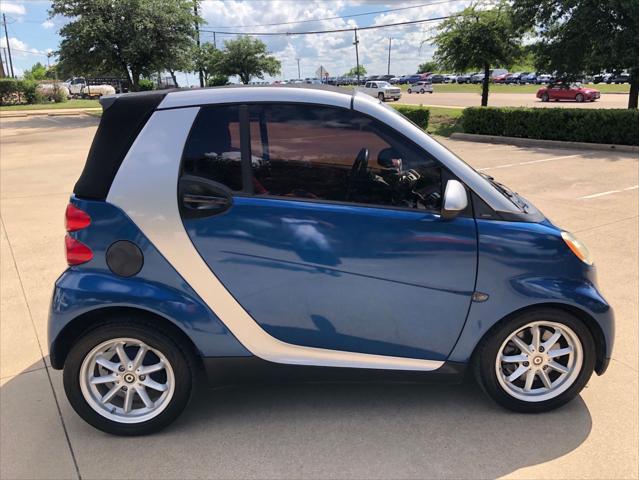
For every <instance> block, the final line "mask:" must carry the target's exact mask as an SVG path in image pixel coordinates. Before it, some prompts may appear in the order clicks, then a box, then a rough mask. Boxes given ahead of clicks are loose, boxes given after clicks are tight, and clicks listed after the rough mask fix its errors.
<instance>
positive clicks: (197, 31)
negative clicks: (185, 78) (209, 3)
mask: <svg viewBox="0 0 639 480" xmlns="http://www.w3.org/2000/svg"><path fill="white" fill-rule="evenodd" d="M198 1H199V0H194V1H193V11H194V12H195V17H196V18H195V42H196V43H197V50H198V54H199V53H200V22H199V20H198V18H197V17H198V16H199V15H198V11H197V4H198ZM198 73H199V74H200V87H203V86H204V72H202V69H201V68H200V69H199V70H198Z"/></svg>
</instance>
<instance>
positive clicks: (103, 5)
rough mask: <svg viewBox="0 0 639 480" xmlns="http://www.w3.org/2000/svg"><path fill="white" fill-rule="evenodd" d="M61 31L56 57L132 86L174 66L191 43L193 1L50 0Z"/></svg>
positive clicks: (196, 19) (70, 67) (67, 64)
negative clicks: (61, 22) (114, 74)
mask: <svg viewBox="0 0 639 480" xmlns="http://www.w3.org/2000/svg"><path fill="white" fill-rule="evenodd" d="M49 14H50V16H52V17H53V16H55V15H63V16H65V17H68V19H69V22H68V23H67V24H65V25H64V27H62V29H61V30H60V36H61V37H62V41H61V42H60V51H59V57H60V61H61V62H63V64H64V65H65V69H68V70H71V71H73V72H75V73H76V74H78V73H80V74H88V73H100V72H113V71H116V72H118V73H119V75H122V76H124V77H126V79H127V80H128V82H129V84H130V85H131V89H132V90H138V89H139V81H140V78H141V77H142V76H148V75H150V74H151V73H154V72H158V71H162V70H165V69H167V68H171V67H173V66H174V65H179V64H180V62H181V61H182V59H183V58H184V55H185V52H186V51H189V50H190V49H191V48H192V46H193V45H194V43H195V42H194V35H195V24H196V23H198V22H201V21H202V20H201V19H200V18H199V17H198V16H196V15H195V13H194V12H193V1H192V0H118V1H116V2H114V1H112V0H53V3H52V5H51V9H50V11H49Z"/></svg>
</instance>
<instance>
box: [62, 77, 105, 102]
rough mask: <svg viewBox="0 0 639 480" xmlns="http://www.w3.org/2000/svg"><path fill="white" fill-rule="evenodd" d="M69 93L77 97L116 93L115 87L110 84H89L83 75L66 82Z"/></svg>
mask: <svg viewBox="0 0 639 480" xmlns="http://www.w3.org/2000/svg"><path fill="white" fill-rule="evenodd" d="M64 85H65V86H66V87H67V88H68V89H69V93H70V94H71V96H72V97H75V98H91V97H98V98H99V97H101V96H102V95H115V88H113V86H111V85H108V84H100V85H89V84H88V83H87V81H86V80H85V79H84V78H82V77H74V78H70V79H68V80H67V81H66V82H64Z"/></svg>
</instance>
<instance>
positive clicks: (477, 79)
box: [470, 73, 485, 83]
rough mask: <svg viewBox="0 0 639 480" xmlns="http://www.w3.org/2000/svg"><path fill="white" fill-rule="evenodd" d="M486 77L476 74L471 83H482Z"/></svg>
mask: <svg viewBox="0 0 639 480" xmlns="http://www.w3.org/2000/svg"><path fill="white" fill-rule="evenodd" d="M484 77H485V75H484V74H483V73H475V74H474V75H473V76H472V77H470V83H481V82H483V81H484Z"/></svg>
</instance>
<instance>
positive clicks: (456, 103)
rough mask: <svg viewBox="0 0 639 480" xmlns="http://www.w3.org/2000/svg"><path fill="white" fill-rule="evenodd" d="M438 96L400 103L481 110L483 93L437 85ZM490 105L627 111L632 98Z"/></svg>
mask: <svg viewBox="0 0 639 480" xmlns="http://www.w3.org/2000/svg"><path fill="white" fill-rule="evenodd" d="M434 89H435V91H434V93H432V94H430V93H407V92H402V98H400V99H399V103H406V104H413V105H419V104H422V105H428V106H436V107H479V106H480V105H481V94H480V93H457V92H456V93H450V92H438V91H437V85H435V86H434ZM488 105H489V106H491V107H543V108H549V107H550V108H555V107H561V108H626V107H627V106H628V95H627V94H621V93H604V94H602V95H601V98H600V99H599V100H597V101H596V102H583V103H577V102H569V101H561V102H542V101H541V100H539V99H538V98H537V97H535V94H534V93H490V94H489V95H488Z"/></svg>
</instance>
